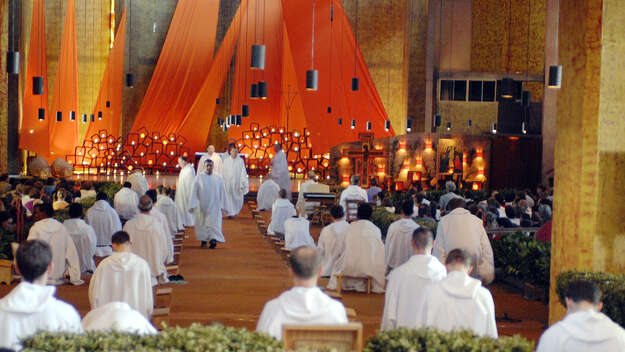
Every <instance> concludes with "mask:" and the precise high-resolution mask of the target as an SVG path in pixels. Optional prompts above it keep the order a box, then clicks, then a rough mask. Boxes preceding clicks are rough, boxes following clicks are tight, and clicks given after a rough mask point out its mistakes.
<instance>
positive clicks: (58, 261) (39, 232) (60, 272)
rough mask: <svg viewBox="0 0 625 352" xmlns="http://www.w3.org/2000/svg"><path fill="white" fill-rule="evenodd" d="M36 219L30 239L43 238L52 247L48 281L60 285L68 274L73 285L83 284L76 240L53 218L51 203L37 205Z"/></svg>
mask: <svg viewBox="0 0 625 352" xmlns="http://www.w3.org/2000/svg"><path fill="white" fill-rule="evenodd" d="M34 210H35V211H34V215H35V219H38V221H37V222H36V223H35V224H34V225H33V226H32V227H31V228H30V231H29V232H28V239H29V240H42V241H44V242H46V243H48V244H49V245H50V247H52V264H53V265H52V272H51V273H50V275H48V283H49V284H51V285H59V284H64V283H65V281H66V280H65V278H66V277H67V276H68V277H69V281H70V282H71V284H72V285H82V284H83V283H84V281H83V280H81V278H80V258H79V257H78V252H77V251H76V246H75V245H74V241H73V240H72V238H71V237H70V235H69V233H68V232H67V229H65V227H64V226H63V224H61V223H60V222H58V221H57V220H55V219H53V218H52V217H53V216H54V210H53V209H52V205H50V204H49V203H43V204H39V205H36V206H35V209H34Z"/></svg>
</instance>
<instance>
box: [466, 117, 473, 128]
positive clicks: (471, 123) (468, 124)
mask: <svg viewBox="0 0 625 352" xmlns="http://www.w3.org/2000/svg"><path fill="white" fill-rule="evenodd" d="M471 126H473V120H470V119H469V120H468V121H467V127H469V128H471Z"/></svg>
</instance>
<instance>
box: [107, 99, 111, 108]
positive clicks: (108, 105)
mask: <svg viewBox="0 0 625 352" xmlns="http://www.w3.org/2000/svg"><path fill="white" fill-rule="evenodd" d="M106 107H107V108H110V107H111V101H110V100H107V101H106Z"/></svg>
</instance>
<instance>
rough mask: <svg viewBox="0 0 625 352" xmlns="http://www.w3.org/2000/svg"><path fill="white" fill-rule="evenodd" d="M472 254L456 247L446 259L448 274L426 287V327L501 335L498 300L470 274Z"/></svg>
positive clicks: (419, 308)
mask: <svg viewBox="0 0 625 352" xmlns="http://www.w3.org/2000/svg"><path fill="white" fill-rule="evenodd" d="M471 263H472V256H471V254H470V253H469V252H467V251H466V250H464V249H453V250H451V251H450V252H449V254H448V255H447V258H446V259H445V267H446V268H447V277H445V278H444V279H442V280H440V281H438V282H435V283H432V284H430V285H429V286H427V287H426V289H425V293H424V298H425V299H424V300H423V302H422V304H421V305H420V306H418V307H417V310H416V311H420V312H422V313H421V314H423V322H424V325H425V326H429V327H433V328H436V329H440V330H443V331H452V330H459V329H468V330H471V331H473V333H475V334H476V335H478V336H489V337H492V338H497V324H496V322H495V303H494V302H493V297H492V295H491V294H490V292H489V291H488V290H487V289H486V288H484V287H482V284H481V282H480V281H479V280H476V279H474V278H472V277H470V276H469V274H470V273H471V270H472V269H473V266H472V264H471Z"/></svg>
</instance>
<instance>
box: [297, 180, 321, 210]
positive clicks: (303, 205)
mask: <svg viewBox="0 0 625 352" xmlns="http://www.w3.org/2000/svg"><path fill="white" fill-rule="evenodd" d="M316 178H317V174H315V172H314V171H309V172H308V180H306V181H305V182H302V184H301V185H300V186H299V192H298V193H297V203H296V208H297V212H298V213H299V214H300V216H302V217H306V216H307V213H308V209H309V208H313V207H314V205H315V204H314V203H315V202H306V200H305V199H304V193H307V192H310V191H309V190H308V188H309V186H314V185H316V184H317V181H316ZM317 204H318V203H317Z"/></svg>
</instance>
